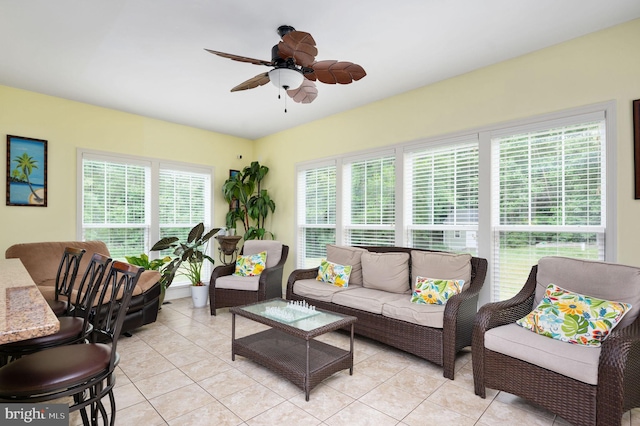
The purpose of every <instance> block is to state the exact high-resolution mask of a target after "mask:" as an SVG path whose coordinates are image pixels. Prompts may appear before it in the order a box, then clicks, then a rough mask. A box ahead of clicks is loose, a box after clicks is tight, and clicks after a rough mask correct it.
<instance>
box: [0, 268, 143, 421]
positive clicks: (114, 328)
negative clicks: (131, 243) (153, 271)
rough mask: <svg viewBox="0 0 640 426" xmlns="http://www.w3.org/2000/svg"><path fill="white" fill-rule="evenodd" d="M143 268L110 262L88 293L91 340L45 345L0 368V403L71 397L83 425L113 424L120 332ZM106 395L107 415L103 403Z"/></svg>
mask: <svg viewBox="0 0 640 426" xmlns="http://www.w3.org/2000/svg"><path fill="white" fill-rule="evenodd" d="M143 271H144V268H138V267H136V266H132V265H129V264H127V263H123V262H113V263H112V264H111V268H110V269H109V272H108V274H107V276H106V279H105V280H104V282H102V283H101V285H99V286H94V289H93V291H91V294H90V296H89V301H90V303H89V306H93V308H92V309H91V312H92V314H91V315H92V323H93V327H94V329H93V333H92V334H91V342H90V343H86V344H79V345H64V346H57V347H55V348H50V349H45V350H42V351H39V352H36V353H33V354H29V355H25V356H23V357H22V358H20V359H18V360H16V361H14V362H11V363H9V364H7V365H5V366H4V367H2V368H0V402H14V403H38V402H43V401H51V400H55V399H58V398H62V397H67V396H72V397H73V402H72V403H71V405H70V406H69V411H70V412H73V411H77V410H80V415H81V416H82V421H83V424H84V425H96V424H98V422H99V420H100V419H102V423H103V424H105V425H106V424H110V425H114V424H115V418H116V401H115V398H114V394H113V387H114V385H115V367H116V365H117V364H118V362H119V360H120V356H119V355H118V353H117V344H118V336H119V335H120V333H121V331H122V324H123V322H124V318H125V315H126V313H127V308H128V306H129V303H130V302H131V296H132V293H133V289H134V287H135V285H136V283H137V281H138V279H139V278H140V275H141V274H142V272H143ZM104 397H108V398H109V406H110V413H111V418H110V419H109V414H108V413H107V410H106V408H105V405H104V403H103V401H102V399H103V398H104ZM87 409H88V412H87Z"/></svg>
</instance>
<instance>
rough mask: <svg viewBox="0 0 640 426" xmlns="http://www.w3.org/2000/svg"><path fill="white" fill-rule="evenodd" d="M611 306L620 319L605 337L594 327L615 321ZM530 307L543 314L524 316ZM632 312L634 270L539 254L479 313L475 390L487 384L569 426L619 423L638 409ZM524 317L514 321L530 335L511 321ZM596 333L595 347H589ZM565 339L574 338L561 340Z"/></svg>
mask: <svg viewBox="0 0 640 426" xmlns="http://www.w3.org/2000/svg"><path fill="white" fill-rule="evenodd" d="M558 287H559V288H560V289H558ZM567 291H568V292H572V293H574V295H571V294H569V293H567ZM575 294H579V295H581V296H586V297H587V298H583V297H577V296H575ZM572 297H574V298H575V299H573V301H571V300H572V299H571V298H572ZM596 299H599V300H596ZM541 301H542V302H543V303H540V302H541ZM605 301H606V302H605ZM607 302H616V303H607ZM621 304H625V306H624V307H623V308H621V306H620V305H621ZM627 304H629V305H631V308H628V306H626V305H627ZM595 307H597V309H594V308H595ZM536 308H537V309H536ZM614 308H615V309H617V310H618V311H619V312H623V313H622V315H623V316H622V317H621V319H620V321H619V323H618V324H617V325H615V326H614V328H613V329H612V331H610V332H609V333H608V335H607V332H606V331H602V330H601V328H603V326H604V325H607V323H609V325H612V324H613V322H615V321H614V318H615V317H614V314H613V309H614ZM534 309H535V310H536V312H541V313H542V315H529V314H530V313H531V312H532V311H534ZM551 313H553V315H550V314H551ZM639 313H640V268H636V267H632V266H625V265H619V264H613V263H606V262H595V261H588V260H581V259H571V258H564V257H545V258H542V259H540V261H539V262H538V265H535V266H533V267H532V268H531V273H530V275H529V278H528V280H527V282H526V284H525V285H524V287H523V288H522V290H521V291H520V292H519V293H518V294H517V295H516V296H514V297H513V298H511V299H509V300H506V301H502V302H497V303H489V304H486V305H484V306H482V307H481V308H480V310H479V311H478V313H477V315H476V319H475V323H474V329H473V345H472V346H473V347H472V355H473V356H472V362H473V377H474V385H475V392H476V394H477V395H479V396H481V397H482V398H485V396H486V388H491V389H497V390H502V391H505V392H508V393H511V394H515V395H518V396H520V397H522V398H525V399H527V400H529V401H531V402H533V403H535V404H537V405H540V406H542V407H544V408H546V409H548V410H550V411H552V412H554V413H556V414H557V415H558V416H560V417H562V418H563V419H564V420H566V421H568V422H570V423H571V424H574V425H599V426H600V425H616V426H620V423H621V418H622V415H623V413H624V412H626V411H628V410H629V409H631V408H634V407H640V319H638V314H639ZM564 315H570V316H564ZM603 316H606V320H602V321H600V320H598V321H596V319H597V318H600V317H603ZM524 317H527V318H530V319H531V320H530V321H520V323H521V324H522V325H525V326H529V327H530V328H531V329H534V330H537V332H534V331H531V329H529V328H525V327H523V326H521V325H519V324H518V323H516V321H518V320H520V319H521V318H524ZM587 324H593V325H595V326H596V327H595V328H594V331H592V328H593V326H592V325H589V328H587V327H586V325H587ZM574 326H575V327H574ZM572 330H573V331H577V333H578V334H576V335H575V336H579V337H578V338H575V336H574V335H573V331H572ZM541 333H547V335H545V334H541ZM603 335H606V336H607V337H606V338H605V339H604V341H602V342H601V344H600V345H599V346H597V343H595V344H593V345H592V344H590V343H592V342H593V340H594V339H595V338H596V337H597V338H600V337H601V336H603ZM568 336H574V337H571V338H569V339H568V340H569V341H563V340H562V339H567V338H568ZM571 341H573V342H576V341H578V342H582V344H577V343H571Z"/></svg>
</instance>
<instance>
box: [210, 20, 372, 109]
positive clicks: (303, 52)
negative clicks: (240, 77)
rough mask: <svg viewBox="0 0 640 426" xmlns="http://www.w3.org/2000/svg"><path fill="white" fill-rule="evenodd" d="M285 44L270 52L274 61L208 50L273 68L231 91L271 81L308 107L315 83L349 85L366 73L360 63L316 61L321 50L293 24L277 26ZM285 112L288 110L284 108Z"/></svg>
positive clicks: (308, 35)
mask: <svg viewBox="0 0 640 426" xmlns="http://www.w3.org/2000/svg"><path fill="white" fill-rule="evenodd" d="M278 34H279V35H280V37H281V38H282V41H281V42H279V43H278V44H276V45H275V46H273V48H272V49H271V60H270V61H266V60H262V59H254V58H248V57H246V56H238V55H233V54H231V53H224V52H217V51H215V50H209V49H205V50H206V51H207V52H210V53H213V54H214V55H218V56H222V57H223V58H229V59H232V60H234V61H239V62H248V63H250V64H254V65H266V66H269V67H273V69H272V70H271V71H268V72H265V73H262V74H258V75H256V76H255V77H253V78H250V79H249V80H247V81H244V82H242V83H240V84H238V85H237V86H236V87H234V88H233V89H231V91H232V92H237V91H239V90H247V89H253V88H255V87H258V86H262V85H264V84H267V83H268V82H269V81H271V82H272V83H273V84H274V85H276V86H277V87H279V88H282V89H284V90H286V92H287V95H289V97H290V98H292V99H293V100H294V101H295V102H299V103H305V104H308V103H310V102H313V100H314V99H315V98H316V97H317V96H318V89H317V88H316V85H315V83H314V81H316V80H317V81H320V82H322V83H326V84H336V83H337V84H349V83H351V82H353V81H358V80H360V79H361V78H362V77H364V76H365V75H367V73H366V72H365V70H364V69H363V68H362V67H361V66H360V65H358V64H354V63H352V62H346V61H334V60H326V61H316V55H317V54H318V49H317V48H316V42H315V40H314V39H313V37H312V36H311V34H309V33H306V32H303V31H296V29H295V28H293V27H292V26H290V25H282V26H280V27H278ZM285 112H286V109H285Z"/></svg>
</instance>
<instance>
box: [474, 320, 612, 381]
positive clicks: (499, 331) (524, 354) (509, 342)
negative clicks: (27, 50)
mask: <svg viewBox="0 0 640 426" xmlns="http://www.w3.org/2000/svg"><path fill="white" fill-rule="evenodd" d="M484 346H485V348H486V349H489V350H491V351H494V352H498V353H501V354H504V355H508V356H510V357H513V358H516V359H520V360H523V361H526V362H528V363H530V364H534V365H537V366H539V367H542V368H545V369H547V370H551V371H554V372H556V373H559V374H562V375H563V376H567V377H571V378H572V379H575V380H578V381H581V382H584V383H588V384H591V385H597V384H598V361H599V359H600V351H601V347H592V346H583V345H567V344H566V343H563V342H561V341H559V340H555V339H549V338H547V337H545V336H541V335H539V334H534V333H531V332H530V331H528V330H526V329H524V328H522V327H520V326H518V325H517V324H515V323H511V324H508V325H503V326H500V327H496V328H492V329H490V330H487V332H486V333H485V334H484Z"/></svg>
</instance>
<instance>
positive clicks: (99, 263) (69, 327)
mask: <svg viewBox="0 0 640 426" xmlns="http://www.w3.org/2000/svg"><path fill="white" fill-rule="evenodd" d="M110 262H111V258H109V257H107V256H104V255H102V254H99V253H95V254H94V255H93V256H92V257H91V261H90V262H89V265H88V266H87V270H86V271H85V272H84V274H83V276H82V280H81V281H80V286H79V288H78V289H77V294H76V300H75V303H74V304H73V305H72V306H73V309H71V315H70V316H66V317H65V316H63V317H58V320H59V321H60V330H59V331H58V332H57V333H55V334H50V335H48V336H42V337H35V338H33V339H28V340H21V341H19V342H13V343H8V344H5V345H0V366H1V365H5V364H7V363H8V362H11V361H15V360H16V359H19V358H21V357H22V356H24V355H28V354H31V353H34V352H38V351H41V350H43V349H47V348H52V347H55V346H61V345H71V344H75V343H84V342H85V341H86V340H87V338H88V336H89V335H90V334H91V332H92V330H93V326H92V324H91V321H90V315H91V303H92V301H91V300H90V296H91V292H92V291H93V289H94V287H96V286H98V285H99V284H100V283H101V282H102V279H103V278H104V274H105V272H106V271H107V266H108V265H109V263H110Z"/></svg>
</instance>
